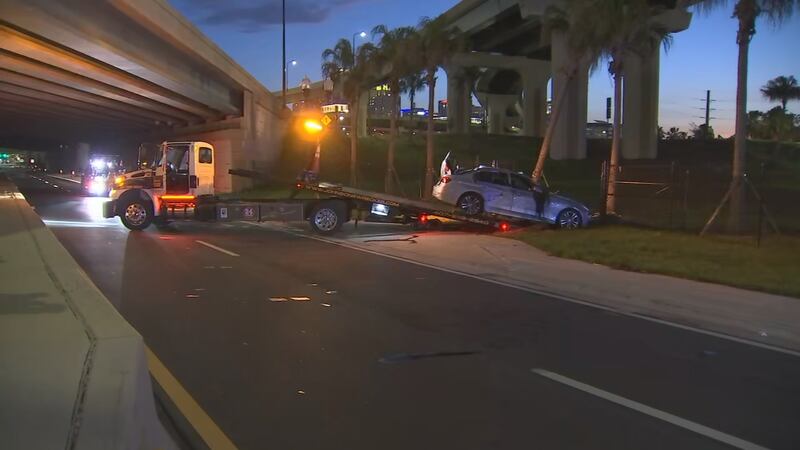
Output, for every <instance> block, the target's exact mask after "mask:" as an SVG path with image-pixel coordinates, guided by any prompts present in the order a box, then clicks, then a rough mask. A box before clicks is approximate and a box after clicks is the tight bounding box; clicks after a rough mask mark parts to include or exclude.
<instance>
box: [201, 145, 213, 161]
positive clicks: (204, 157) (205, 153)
mask: <svg viewBox="0 0 800 450" xmlns="http://www.w3.org/2000/svg"><path fill="white" fill-rule="evenodd" d="M198 159H199V160H200V164H211V149H210V148H208V147H200V153H199V154H198Z"/></svg>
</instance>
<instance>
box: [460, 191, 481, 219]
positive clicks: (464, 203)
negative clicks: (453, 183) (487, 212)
mask: <svg viewBox="0 0 800 450" xmlns="http://www.w3.org/2000/svg"><path fill="white" fill-rule="evenodd" d="M456 206H458V208H459V209H460V210H461V212H463V213H464V214H466V215H467V216H470V217H472V216H477V215H480V214H481V213H483V197H481V196H480V195H479V194H476V193H475V192H467V193H466V194H463V195H462V196H461V197H459V198H458V201H457V202H456Z"/></svg>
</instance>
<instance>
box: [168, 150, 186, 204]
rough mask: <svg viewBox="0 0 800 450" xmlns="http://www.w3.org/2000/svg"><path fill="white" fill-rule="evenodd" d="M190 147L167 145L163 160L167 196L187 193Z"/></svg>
mask: <svg viewBox="0 0 800 450" xmlns="http://www.w3.org/2000/svg"><path fill="white" fill-rule="evenodd" d="M190 149H191V146H190V145H188V144H168V145H167V151H166V153H165V155H164V156H165V158H164V160H165V161H164V168H165V170H166V175H167V176H166V184H167V186H166V188H167V189H166V191H167V194H188V193H189V161H190V156H191V153H192V152H191V151H190Z"/></svg>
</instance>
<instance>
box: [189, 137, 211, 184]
mask: <svg viewBox="0 0 800 450" xmlns="http://www.w3.org/2000/svg"><path fill="white" fill-rule="evenodd" d="M192 153H193V155H192V159H191V167H190V173H191V177H190V181H189V183H190V186H191V187H192V193H193V194H194V195H213V194H214V148H213V147H212V146H211V145H209V144H206V143H204V142H197V143H195V144H194V151H193V152H192Z"/></svg>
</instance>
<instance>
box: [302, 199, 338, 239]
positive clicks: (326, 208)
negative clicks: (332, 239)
mask: <svg viewBox="0 0 800 450" xmlns="http://www.w3.org/2000/svg"><path fill="white" fill-rule="evenodd" d="M346 214H347V206H346V205H345V204H344V202H341V201H327V202H321V203H318V204H316V205H315V206H314V207H313V208H312V209H311V214H310V215H309V216H308V222H309V223H310V224H311V228H312V229H313V230H314V231H316V232H317V233H320V234H333V233H335V232H337V231H339V230H340V229H341V228H342V224H344V223H345V222H346V221H347V218H346Z"/></svg>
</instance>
